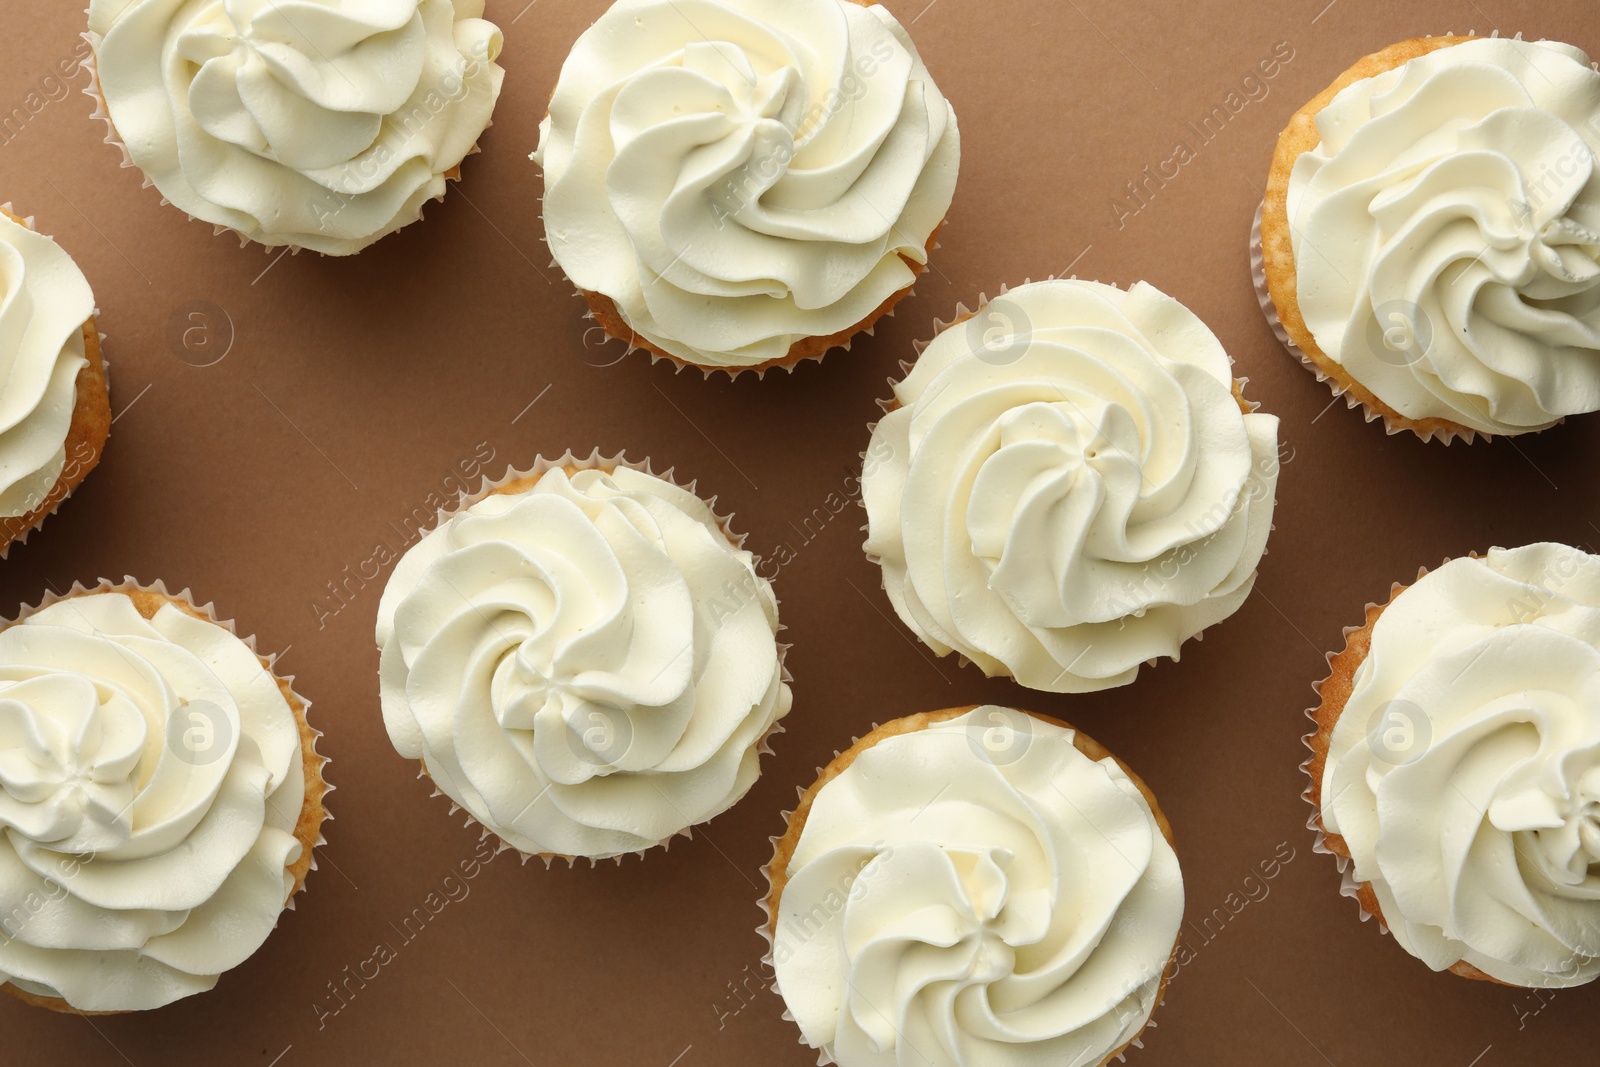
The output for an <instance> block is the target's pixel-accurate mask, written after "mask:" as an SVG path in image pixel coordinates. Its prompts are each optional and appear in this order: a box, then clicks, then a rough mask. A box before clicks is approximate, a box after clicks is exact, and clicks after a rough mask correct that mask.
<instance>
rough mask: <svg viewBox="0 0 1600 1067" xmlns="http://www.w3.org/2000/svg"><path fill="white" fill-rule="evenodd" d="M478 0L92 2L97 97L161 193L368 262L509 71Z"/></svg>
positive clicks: (483, 113) (441, 173) (250, 233)
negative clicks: (499, 59)
mask: <svg viewBox="0 0 1600 1067" xmlns="http://www.w3.org/2000/svg"><path fill="white" fill-rule="evenodd" d="M482 14H483V0H316V2H313V0H90V4H89V33H90V39H91V41H92V43H93V45H94V52H95V64H96V73H97V77H98V81H99V88H100V92H101V94H102V96H103V97H104V99H105V103H106V109H107V112H108V113H109V115H110V117H111V123H112V125H113V126H114V127H115V130H116V134H117V136H118V138H120V140H121V142H122V144H123V145H124V146H125V148H126V150H127V152H128V156H129V158H130V159H131V160H132V162H133V163H134V165H136V166H138V167H139V168H140V169H141V170H143V171H144V172H145V174H146V175H147V176H148V177H149V178H150V180H151V181H152V182H154V183H155V186H156V188H157V189H159V190H160V191H161V195H162V196H164V197H166V198H167V199H168V200H170V201H172V203H174V204H176V205H177V206H178V207H180V208H182V209H183V210H184V211H186V212H188V213H189V214H190V215H192V216H194V217H195V218H198V219H204V220H205V221H207V222H210V223H213V224H215V225H217V226H225V227H228V228H229V229H232V230H236V231H237V232H239V233H241V234H243V235H244V236H246V237H248V238H250V239H251V240H253V241H258V242H260V243H261V244H264V245H269V246H275V245H294V246H296V247H300V248H310V249H315V250H316V251H318V252H325V253H328V254H329V255H349V254H351V253H354V252H358V251H360V250H361V249H363V248H365V247H366V246H367V245H369V244H371V243H372V242H374V241H376V240H378V239H379V238H380V237H383V236H385V235H386V234H389V233H392V232H394V231H395V230H398V229H400V228H401V227H402V226H405V225H407V224H409V223H412V222H415V221H416V220H417V219H419V218H420V217H421V216H422V206H423V204H425V203H426V202H427V201H429V200H435V199H438V198H439V197H441V196H443V195H444V190H445V179H446V176H447V175H448V174H449V173H450V172H452V171H454V169H455V168H456V167H457V166H458V165H459V164H460V163H461V161H462V159H464V158H465V157H466V155H467V154H468V152H470V151H471V150H472V148H473V146H474V145H475V144H476V143H477V140H478V137H479V135H481V134H482V133H483V131H484V128H485V127H487V126H488V125H489V116H490V114H491V112H492V111H493V110H494V104H495V100H496V98H497V97H498V96H499V93H500V83H501V80H502V79H503V77H504V72H503V71H502V70H501V69H500V67H499V66H497V65H496V64H495V62H494V61H495V57H496V56H498V55H499V53H500V47H501V36H500V31H499V30H498V29H496V28H495V27H494V26H493V25H492V24H490V23H488V22H485V21H484V20H483V19H482V18H481V16H482Z"/></svg>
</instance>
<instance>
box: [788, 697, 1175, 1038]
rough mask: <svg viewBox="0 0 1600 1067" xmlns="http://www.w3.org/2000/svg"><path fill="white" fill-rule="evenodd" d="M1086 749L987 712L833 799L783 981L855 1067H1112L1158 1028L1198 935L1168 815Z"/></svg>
mask: <svg viewBox="0 0 1600 1067" xmlns="http://www.w3.org/2000/svg"><path fill="white" fill-rule="evenodd" d="M1073 736H1074V735H1073V733H1072V731H1070V730H1067V729H1063V728H1062V727H1059V726H1056V725H1054V724H1051V723H1046V722H1042V721H1040V720H1037V719H1034V718H1032V717H1030V716H1027V715H1024V714H1023V713H1021V712H1018V711H1013V710H1011V709H1007V708H998V707H992V706H991V707H983V708H978V709H976V710H974V711H971V712H968V713H967V714H965V715H963V716H961V717H959V718H956V719H951V720H947V721H945V722H942V723H936V724H933V725H931V726H928V727H927V728H925V729H922V730H918V731H915V732H912V733H906V734H899V735H895V736H891V737H887V738H885V739H883V740H881V741H879V742H877V743H876V744H874V745H872V746H870V747H869V748H867V749H865V750H864V751H862V752H861V753H860V754H859V755H857V757H856V758H855V760H854V762H853V763H851V764H850V766H848V767H846V768H845V769H844V771H843V772H842V773H840V774H839V775H838V777H836V778H834V779H833V780H832V781H830V782H828V783H827V784H825V785H824V786H823V787H822V788H821V790H819V791H818V793H817V794H816V797H815V799H814V801H813V803H812V806H811V810H810V814H809V815H808V816H807V818H806V822H805V827H804V829H803V830H802V831H801V834H800V839H799V842H798V843H797V845H796V847H795V850H794V853H793V856H792V857H791V859H790V862H789V866H788V871H787V874H788V878H789V881H788V883H787V885H786V886H785V887H784V888H783V892H782V896H781V897H780V899H779V901H778V911H777V916H776V918H777V925H776V930H775V932H774V935H773V954H772V960H773V967H774V969H775V971H776V974H777V984H778V987H779V990H780V991H781V993H782V995H783V998H784V1001H785V1003H786V1004H787V1005H788V1008H789V1011H790V1014H792V1015H793V1016H794V1019H795V1021H796V1022H797V1023H798V1024H799V1026H800V1030H801V1033H802V1034H803V1035H804V1037H805V1040H806V1042H807V1043H808V1044H810V1045H812V1046H813V1047H815V1048H822V1049H824V1050H825V1051H826V1053H827V1054H828V1055H829V1056H831V1057H832V1058H833V1059H834V1060H835V1061H836V1062H838V1063H839V1064H841V1065H842V1067H866V1065H878V1067H1024V1065H1029V1067H1031V1065H1040V1064H1050V1065H1051V1067H1098V1065H1099V1064H1101V1063H1102V1062H1104V1061H1105V1059H1106V1058H1107V1057H1108V1056H1109V1055H1110V1054H1111V1053H1112V1052H1114V1051H1116V1050H1117V1049H1120V1048H1121V1047H1122V1046H1123V1045H1126V1044H1127V1043H1128V1042H1129V1041H1131V1040H1132V1039H1133V1038H1134V1037H1136V1036H1137V1035H1138V1033H1139V1031H1140V1030H1141V1029H1142V1028H1143V1027H1144V1025H1145V1023H1146V1021H1147V1020H1148V1019H1149V1017H1150V1014H1151V1012H1153V1011H1154V1010H1155V1008H1156V1005H1157V1003H1158V1000H1159V996H1160V988H1161V979H1162V975H1163V973H1164V971H1165V970H1166V967H1167V964H1168V961H1169V959H1170V958H1171V956H1172V953H1173V948H1174V944H1175V942H1176V940H1177V936H1178V930H1179V926H1180V924H1181V923H1182V920H1183V899H1184V894H1183V878H1182V874H1181V872H1180V871H1179V868H1178V858H1177V855H1176V854H1175V853H1174V852H1173V850H1172V846H1171V845H1170V844H1168V843H1167V840H1166V838H1165V837H1163V836H1162V833H1161V830H1160V827H1159V826H1158V824H1157V823H1156V820H1155V816H1154V814H1153V813H1152V812H1151V810H1150V806H1149V804H1148V803H1147V802H1146V800H1145V799H1144V797H1143V795H1142V794H1141V793H1140V792H1139V789H1138V787H1137V786H1135V785H1134V783H1133V782H1132V781H1131V780H1130V779H1129V778H1128V776H1127V775H1126V774H1125V773H1124V772H1123V770H1122V769H1121V768H1120V767H1119V766H1118V765H1117V763H1116V761H1115V760H1113V759H1110V758H1106V759H1103V760H1100V761H1098V762H1097V761H1095V760H1091V759H1090V758H1089V757H1088V756H1086V755H1084V754H1083V753H1082V752H1080V751H1079V750H1078V749H1077V748H1075V747H1074V746H1073Z"/></svg>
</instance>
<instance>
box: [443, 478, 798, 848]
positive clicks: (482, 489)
mask: <svg viewBox="0 0 1600 1067" xmlns="http://www.w3.org/2000/svg"><path fill="white" fill-rule="evenodd" d="M557 467H574V468H577V469H579V470H595V469H615V468H619V467H620V468H625V469H627V470H634V471H639V472H640V473H642V474H648V475H650V476H651V477H652V478H659V479H661V480H662V481H664V482H667V483H669V484H671V485H674V486H676V487H677V488H679V489H682V490H683V491H684V492H686V493H692V494H694V495H695V496H696V497H698V498H699V499H700V500H701V502H702V503H704V504H705V505H706V506H707V507H709V508H710V509H711V514H712V517H713V518H715V519H716V521H717V526H718V528H719V529H721V531H722V534H723V536H724V537H726V538H727V539H728V541H729V542H730V543H731V544H732V545H733V546H734V547H735V548H737V549H743V548H744V543H745V540H746V538H747V537H748V535H747V534H742V533H735V532H734V530H733V513H732V512H729V513H728V514H726V515H723V514H720V513H718V511H717V509H716V504H717V498H716V497H714V496H713V497H710V498H706V497H701V496H700V494H699V493H698V492H697V491H696V489H695V486H696V485H697V484H698V479H696V480H694V481H691V482H689V483H688V484H687V485H685V484H683V483H682V482H680V481H678V480H677V479H676V478H675V477H674V476H673V474H674V471H675V470H676V468H675V467H668V468H667V469H666V470H665V471H661V472H657V471H656V470H654V469H653V467H652V465H651V460H650V459H649V458H648V457H646V458H645V459H643V460H637V461H636V460H630V459H628V458H627V456H626V455H624V454H623V453H621V452H619V453H617V454H616V455H614V456H606V455H603V454H602V453H601V451H600V449H599V448H598V447H597V448H595V449H594V450H593V451H591V452H590V453H589V454H588V455H587V456H579V455H578V454H577V453H575V452H573V451H572V450H570V449H568V450H567V452H566V453H564V454H563V455H562V456H560V457H559V458H557V459H546V458H545V457H544V456H543V455H538V456H535V457H534V460H533V463H532V464H530V465H529V466H527V467H525V468H523V467H515V466H508V467H507V468H506V472H505V473H504V474H502V475H501V476H500V477H498V478H490V477H488V476H485V477H484V478H483V479H482V482H481V484H480V486H479V488H478V489H477V490H476V491H471V492H463V493H460V494H459V495H458V497H457V501H456V505H455V507H453V508H448V509H446V508H440V509H439V510H438V513H437V515H436V518H435V522H434V525H433V526H432V527H431V528H430V529H429V530H428V531H426V532H425V533H424V534H423V535H422V536H423V537H427V536H429V535H431V534H433V533H434V532H436V531H437V530H438V529H439V528H440V527H442V526H444V524H445V523H447V522H449V521H450V520H451V519H453V518H455V517H456V516H457V515H460V514H461V513H462V512H464V511H466V510H467V509H468V508H470V507H472V505H474V504H477V503H479V502H480V501H483V500H485V499H487V498H488V497H490V496H493V495H495V493H496V491H497V490H499V489H502V488H504V487H505V486H507V485H510V484H512V483H513V482H519V481H523V480H530V481H537V480H538V479H539V478H541V477H543V476H544V475H545V474H546V473H548V472H550V471H552V470H554V469H556V468H557ZM419 540H420V538H419ZM757 577H760V576H759V575H757ZM763 580H764V579H763ZM767 584H768V586H769V587H770V586H771V585H772V584H773V583H771V582H768V583H767ZM773 601H774V603H776V602H777V593H776V591H774V593H773ZM780 609H781V605H780ZM779 616H780V620H781V616H782V611H781V610H780V611H779ZM784 629H785V627H784V626H783V624H782V622H781V621H780V622H779V624H778V632H779V633H782V632H783V630H784ZM777 646H778V669H779V671H780V673H781V677H782V680H783V682H784V684H785V685H788V684H790V683H792V682H793V681H794V678H793V676H792V675H790V673H789V668H788V666H787V664H786V662H785V661H786V660H787V659H788V653H789V649H790V648H792V647H793V646H792V645H787V644H784V643H783V642H781V641H779V642H778V643H777ZM787 732H788V731H787V730H785V729H784V726H783V719H782V718H781V717H780V718H779V719H778V721H777V722H774V723H773V724H772V728H771V729H770V730H768V731H767V732H766V733H765V734H763V735H762V737H761V739H760V740H759V741H758V742H756V756H757V762H758V763H759V760H760V757H761V756H770V755H773V750H772V747H771V744H770V742H771V741H772V739H773V738H775V737H777V736H778V735H779V734H783V733H787ZM417 777H418V778H420V779H425V780H426V781H427V782H428V785H429V786H430V788H432V790H433V792H432V793H431V794H430V796H434V797H443V798H444V799H445V800H446V801H448V802H449V804H450V814H451V815H457V814H460V815H461V816H462V817H463V818H464V819H465V822H464V823H462V826H463V827H464V828H467V829H470V828H472V827H474V826H475V827H477V828H478V829H479V830H480V831H481V832H480V833H479V835H478V840H479V841H480V842H483V841H487V840H489V839H490V838H493V839H494V841H495V845H496V847H495V855H496V856H498V855H500V854H501V853H502V852H515V853H516V854H517V855H518V856H520V857H521V860H522V863H523V865H526V864H527V863H528V861H529V860H532V859H538V860H542V861H543V862H544V866H545V870H549V869H550V868H551V867H552V866H553V865H554V864H555V863H556V862H557V861H565V863H566V865H567V868H568V870H571V869H572V868H573V867H574V866H575V865H576V864H577V863H578V861H579V860H587V861H588V863H589V867H590V869H591V870H592V869H594V868H595V867H598V866H599V865H600V864H601V863H606V862H614V863H616V864H617V866H619V867H620V866H621V865H622V861H623V860H624V859H625V858H627V857H629V856H638V857H640V858H641V859H642V858H644V857H645V856H647V855H648V854H649V853H651V852H654V851H655V850H656V849H660V850H661V851H662V852H667V851H669V850H670V849H671V847H672V842H673V841H674V840H676V839H677V838H679V837H685V838H688V839H690V840H693V839H694V829H695V827H696V826H706V825H708V824H710V823H711V822H712V821H713V820H714V819H716V817H717V816H716V815H713V816H712V817H711V818H710V819H706V820H704V821H702V822H698V823H695V824H693V825H691V826H686V827H684V828H683V829H681V830H679V831H677V832H676V833H673V834H670V835H668V836H667V837H666V838H664V839H663V840H661V841H658V842H656V843H655V844H653V845H649V846H647V847H645V848H641V849H634V850H633V851H630V852H622V853H619V854H617V855H615V856H600V857H596V856H565V855H561V854H558V853H553V852H524V851H523V850H522V849H520V848H517V847H516V846H515V845H512V844H510V843H509V842H507V841H506V840H505V839H504V838H502V837H500V836H499V835H498V834H496V833H495V832H494V831H493V830H492V829H490V828H489V827H488V826H486V825H484V823H483V822H482V821H481V820H480V819H478V818H477V817H476V816H475V815H473V814H472V813H471V812H470V811H468V810H467V809H466V808H464V807H462V806H461V805H460V804H458V803H457V802H456V801H455V800H454V799H452V798H451V797H450V796H449V795H448V794H446V793H445V792H443V791H442V790H441V789H439V787H438V786H437V785H436V784H434V782H433V778H432V776H430V775H429V774H428V769H427V766H426V765H423V766H422V767H421V768H420V769H419V770H418V771H417ZM757 777H758V780H759V772H758V775H757ZM751 788H752V789H753V788H755V786H754V783H752V785H751ZM742 800H744V797H740V798H739V799H738V800H735V801H734V802H733V803H732V804H730V805H728V807H727V808H726V809H724V810H723V811H721V812H718V813H717V815H722V814H725V813H726V812H727V811H730V810H732V809H733V807H734V806H736V805H737V804H739V803H740V801H742Z"/></svg>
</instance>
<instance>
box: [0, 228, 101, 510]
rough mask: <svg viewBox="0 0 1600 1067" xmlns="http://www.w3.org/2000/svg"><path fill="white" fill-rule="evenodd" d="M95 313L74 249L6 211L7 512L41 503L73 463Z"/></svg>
mask: <svg viewBox="0 0 1600 1067" xmlns="http://www.w3.org/2000/svg"><path fill="white" fill-rule="evenodd" d="M93 314H94V294H93V293H91V292H90V291H89V282H88V280H87V279H85V278H84V276H83V272H82V271H81V270H79V269H78V265H77V264H76V263H74V262H73V261H72V257H71V256H69V255H67V253H66V252H64V251H63V250H62V249H61V246H60V245H58V244H56V243H55V241H53V240H51V239H50V238H48V237H46V236H44V235H43V234H39V233H35V232H34V231H32V230H30V229H29V228H28V227H26V226H23V225H21V224H19V223H17V222H16V221H15V220H13V219H11V218H9V217H8V216H6V215H4V214H3V213H0V518H14V517H16V516H20V515H26V514H28V513H29V512H31V511H34V510H36V509H38V508H39V507H40V506H41V505H42V504H44V502H45V500H46V499H47V498H48V497H49V495H50V491H51V490H52V489H54V488H55V485H56V482H57V481H58V480H59V479H60V478H61V473H62V471H63V470H65V468H66V463H67V448H66V442H67V434H68V432H69V431H70V430H71V428H72V412H73V409H74V407H76V405H77V402H78V372H79V371H80V370H82V369H83V368H84V366H85V365H86V364H87V363H88V362H89V359H88V356H87V354H86V352H85V349H84V337H83V326H84V323H85V322H87V321H88V320H89V318H90V316H92V315H93Z"/></svg>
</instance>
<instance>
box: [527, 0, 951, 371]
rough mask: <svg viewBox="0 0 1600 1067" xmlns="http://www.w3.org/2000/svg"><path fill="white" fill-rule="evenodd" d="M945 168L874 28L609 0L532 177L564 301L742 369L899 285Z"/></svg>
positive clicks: (852, 321)
mask: <svg viewBox="0 0 1600 1067" xmlns="http://www.w3.org/2000/svg"><path fill="white" fill-rule="evenodd" d="M960 155H961V144H960V136H959V134H958V133H957V131H956V119H955V113H954V111H952V110H951V108H950V105H949V104H948V103H947V102H946V101H945V99H944V97H943V96H941V95H940V94H939V90H938V89H937V88H936V87H935V86H934V84H933V79H932V78H931V77H930V76H929V74H928V71H927V68H926V67H924V66H923V63H922V60H921V59H920V58H919V57H918V55H917V51H916V48H915V47H914V46H913V45H912V43H911V38H910V37H909V36H908V35H907V34H906V32H905V30H904V29H903V28H902V27H901V26H900V25H899V23H897V22H896V21H895V20H894V17H893V16H892V15H890V14H889V12H888V11H887V10H886V9H885V8H883V7H882V6H878V5H874V6H871V7H865V6H861V5H858V4H855V3H851V2H849V0H618V2H617V3H615V4H613V5H612V6H611V8H610V9H609V10H608V11H607V12H606V13H605V14H604V15H602V16H601V18H600V20H599V21H598V22H596V23H595V24H594V26H593V27H592V28H591V29H590V30H589V31H588V32H587V33H585V34H584V35H583V36H582V37H581V38H579V40H578V43H577V45H576V46H575V47H574V48H573V50H572V54H571V55H570V56H569V57H568V59H567V62H566V64H565V65H564V66H563V67H562V69H561V78H560V82H559V84H558V85H557V86H556V91H555V96H554V98H553V99H552V100H551V102H550V112H549V114H548V115H547V116H546V118H545V120H544V124H543V126H542V127H541V128H540V136H539V149H538V151H536V152H535V153H534V156H533V158H534V160H535V161H536V162H538V163H539V165H540V166H542V167H543V168H544V172H545V197H544V217H545V228H546V230H547V231H548V235H549V242H550V249H551V251H552V252H553V253H554V255H555V258H556V261H557V262H558V263H560V265H561V267H562V269H563V270H565V271H566V273H567V276H568V277H569V278H571V279H572V281H573V283H574V284H576V285H577V286H578V288H580V289H583V290H586V291H589V292H595V293H602V294H604V295H605V296H607V297H609V298H610V299H611V300H612V301H613V302H614V303H615V304H616V306H617V309H618V311H619V313H620V314H621V316H622V318H623V319H624V320H625V321H626V322H627V324H628V325H629V326H630V327H631V328H632V329H633V331H634V332H635V333H636V334H638V335H639V336H641V337H643V338H644V339H645V340H647V341H649V342H650V343H652V344H653V345H655V346H656V347H657V348H659V349H661V350H662V351H664V352H666V353H668V354H669V355H672V356H675V357H677V358H679V359H681V360H684V361H687V362H690V363H695V364H699V365H702V366H716V367H753V366H760V365H762V364H764V363H768V362H770V361H774V360H781V359H783V358H784V357H785V356H786V355H787V354H788V352H789V349H790V347H791V346H792V345H793V344H794V343H795V342H797V341H799V340H802V339H804V338H808V337H829V336H833V335H835V334H839V333H842V332H845V331H848V330H850V329H851V328H852V327H853V326H855V325H857V324H859V323H861V322H863V321H865V320H866V319H867V318H868V317H869V316H871V315H872V314H873V313H874V312H875V311H876V310H877V309H878V308H879V306H880V305H882V304H884V303H885V302H886V301H888V300H889V299H890V298H891V297H892V296H894V295H895V294H896V293H898V292H899V291H901V290H903V289H906V288H907V287H909V286H910V285H911V283H912V282H913V281H914V280H915V278H916V272H915V270H914V269H913V266H912V265H908V263H907V261H908V260H909V261H910V264H916V265H920V264H925V263H926V262H927V253H926V246H927V244H928V242H929V240H930V238H931V237H932V235H933V232H934V230H935V229H936V228H937V227H938V226H939V224H940V223H941V222H943V221H944V216H945V212H946V211H947V210H948V209H949V207H950V201H951V198H952V196H954V194H955V183H956V171H957V169H958V167H959V164H960Z"/></svg>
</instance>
